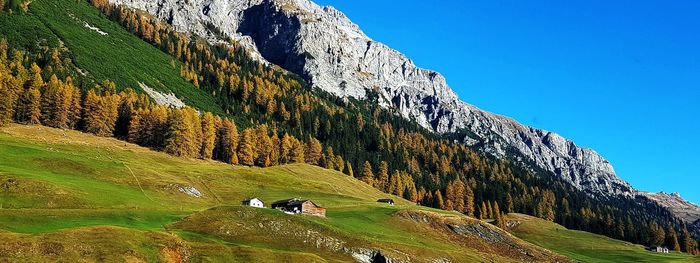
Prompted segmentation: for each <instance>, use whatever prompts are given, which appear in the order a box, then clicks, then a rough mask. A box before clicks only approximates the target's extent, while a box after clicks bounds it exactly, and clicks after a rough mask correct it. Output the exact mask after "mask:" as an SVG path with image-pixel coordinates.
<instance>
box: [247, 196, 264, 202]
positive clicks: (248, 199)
mask: <svg viewBox="0 0 700 263" xmlns="http://www.w3.org/2000/svg"><path fill="white" fill-rule="evenodd" d="M253 199H258V200H260V202H262V199H260V198H257V197H251V198H246V199H243V202H249V201H250V200H253Z"/></svg>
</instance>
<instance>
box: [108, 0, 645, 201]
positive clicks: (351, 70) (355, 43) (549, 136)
mask: <svg viewBox="0 0 700 263" xmlns="http://www.w3.org/2000/svg"><path fill="white" fill-rule="evenodd" d="M109 1H110V2H112V3H114V4H121V5H126V6H128V7H131V8H136V9H141V10H145V11H147V12H149V13H151V14H153V15H154V16H156V17H158V18H160V19H162V20H164V21H167V22H168V23H170V24H172V25H173V26H174V27H175V29H176V30H179V31H186V32H191V33H194V34H197V35H199V36H201V37H204V38H206V39H208V40H209V41H211V42H213V43H217V42H220V41H222V37H223V38H231V39H234V40H237V41H239V42H241V43H243V45H244V46H246V47H248V48H249V50H250V51H251V53H252V54H253V56H254V57H256V58H258V59H260V60H262V61H267V62H270V63H274V64H277V65H279V66H281V67H283V68H285V69H287V70H289V71H292V72H294V73H297V74H299V75H301V76H303V77H304V78H306V80H307V81H309V83H311V84H312V85H314V86H315V87H318V88H320V89H323V90H326V91H328V92H331V93H333V94H336V95H338V96H344V97H347V96H351V97H355V98H359V99H362V98H365V96H366V94H367V92H368V91H374V92H377V93H378V94H379V95H380V96H379V100H380V101H379V103H380V104H381V105H382V106H383V107H386V108H392V109H395V110H396V112H397V113H399V114H401V116H403V117H405V118H408V119H412V120H415V121H416V122H417V123H419V124H420V125H421V126H423V127H425V128H427V129H430V130H432V131H435V132H438V133H449V132H456V131H460V130H462V129H466V130H468V131H469V134H472V135H471V136H470V137H468V138H465V140H464V142H465V143H467V144H470V145H474V144H477V143H478V144H479V145H480V146H481V145H482V146H483V149H484V150H485V151H486V152H489V153H492V154H494V155H496V156H499V157H506V156H508V157H514V158H516V159H518V158H519V159H520V160H521V161H523V162H528V163H534V164H536V165H537V166H539V167H541V168H543V169H545V170H548V171H551V172H552V173H554V174H556V175H558V176H560V177H561V178H563V179H564V180H566V181H568V182H570V183H571V184H572V185H573V186H575V187H577V188H579V189H581V190H584V191H588V192H590V193H597V194H607V195H626V196H633V195H634V194H635V192H636V191H635V190H634V189H633V188H632V187H631V186H630V185H629V184H627V183H626V182H624V181H622V180H620V179H619V178H618V177H617V176H616V175H615V171H614V170H613V168H612V166H611V165H610V163H609V162H608V161H606V160H605V159H604V158H603V157H601V156H600V155H599V154H597V153H596V152H595V151H593V150H590V149H584V148H581V147H578V146H576V145H575V144H574V143H573V142H571V141H569V140H566V139H564V138H562V137H561V136H559V135H557V134H555V133H552V132H547V131H543V130H539V129H535V128H531V127H527V126H524V125H522V124H520V123H518V122H516V121H514V120H512V119H509V118H506V117H503V116H499V115H496V114H492V113H488V112H485V111H482V110H480V109H478V108H476V107H474V106H472V105H469V104H467V103H465V102H463V101H461V100H460V99H459V98H458V96H457V94H455V92H454V91H453V90H452V89H450V87H449V86H448V85H447V83H446V81H445V78H444V77H443V76H442V75H440V74H439V73H437V72H435V71H431V70H426V69H421V68H418V67H417V66H416V65H415V64H414V63H413V62H412V61H411V60H410V59H408V58H407V57H405V56H404V55H403V54H401V53H399V52H398V51H396V50H394V49H391V48H389V47H387V46H386V45H384V44H382V43H379V42H376V41H373V40H372V39H370V38H369V37H368V36H366V35H365V34H364V33H363V32H362V31H361V30H360V28H359V27H358V26H357V25H356V24H354V23H352V22H351V21H350V20H349V19H348V18H347V17H346V16H345V15H344V14H343V13H341V12H340V11H338V10H336V9H334V8H333V7H321V6H319V5H317V4H315V3H313V2H311V1H308V0H109ZM222 34H223V36H222ZM509 155H510V156H509Z"/></svg>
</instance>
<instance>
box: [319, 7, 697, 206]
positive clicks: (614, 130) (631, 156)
mask: <svg viewBox="0 0 700 263" xmlns="http://www.w3.org/2000/svg"><path fill="white" fill-rule="evenodd" d="M316 2H317V3H319V4H321V5H333V6H335V7H336V8H338V9H339V10H341V11H343V12H344V13H345V14H347V15H348V16H349V17H350V19H351V20H353V21H354V22H355V23H357V24H359V25H360V27H362V28H363V30H364V31H365V33H367V35H368V36H370V37H371V38H373V39H375V40H377V41H380V42H383V43H386V44H388V45H389V46H391V47H393V48H395V49H398V50H399V51H401V52H403V53H404V54H406V55H407V56H408V57H410V58H411V59H413V60H414V62H415V63H416V64H417V65H419V66H421V67H424V68H429V69H434V70H437V71H439V72H441V73H443V74H444V75H445V76H446V78H447V80H448V82H449V84H450V86H451V87H452V88H453V89H454V90H455V91H456V92H457V93H458V94H459V96H460V98H462V100H465V101H467V102H469V103H471V104H474V105H476V106H478V107H480V108H482V109H485V110H488V111H491V112H495V113H499V114H503V115H507V116H510V117H513V118H515V119H517V120H518V121H520V122H522V123H525V124H527V125H531V126H535V127H538V128H543V129H547V130H551V131H555V132H557V133H560V134H562V135H563V136H565V137H567V138H569V139H572V140H574V141H575V142H576V143H577V144H578V145H581V146H584V147H589V148H593V149H595V150H596V151H598V152H599V153H600V154H602V155H603V156H604V157H606V158H607V159H608V160H610V161H611V162H612V164H613V166H614V167H615V170H616V171H617V173H618V175H619V176H620V177H622V178H623V179H625V180H627V181H628V182H630V183H631V184H632V185H633V186H634V187H636V188H637V189H640V190H644V191H665V192H680V193H681V195H682V196H683V197H685V198H687V199H689V200H691V201H693V202H695V203H697V204H700V172H698V171H699V169H698V167H699V166H700V154H698V153H699V151H700V123H699V122H700V116H698V115H699V114H700V1H696V0H674V1H665V0H659V1H644V0H642V1H624V0H623V1H600V0H592V1H591V0H589V1H583V0H572V1H553V0H552V1H539V0H534V1H517V0H508V1H505V0H482V1H464V0H444V1H425V0H379V1H377V0H372V1H370V0H352V1H348V0H342V1H341V0H318V1H316Z"/></svg>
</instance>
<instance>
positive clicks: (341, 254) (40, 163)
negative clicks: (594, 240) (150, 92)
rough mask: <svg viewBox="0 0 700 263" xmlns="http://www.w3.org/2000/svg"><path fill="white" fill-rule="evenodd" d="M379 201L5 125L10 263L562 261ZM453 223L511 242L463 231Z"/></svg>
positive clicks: (324, 181)
mask: <svg viewBox="0 0 700 263" xmlns="http://www.w3.org/2000/svg"><path fill="white" fill-rule="evenodd" d="M182 187H194V188H196V189H197V190H199V191H200V192H201V193H202V196H201V197H194V196H190V195H188V194H185V193H183V192H181V191H180V188H182ZM250 196H257V197H260V198H262V199H263V200H265V201H267V202H268V205H269V202H271V201H274V200H277V199H283V198H290V197H301V198H308V199H311V200H313V201H314V202H315V203H317V204H319V205H321V206H323V207H325V208H327V209H328V212H327V218H317V217H309V216H290V215H286V214H284V213H281V212H279V211H276V210H271V209H252V208H245V207H241V206H240V205H239V203H240V200H242V199H243V198H245V197H250ZM382 197H392V196H389V195H387V194H384V193H381V192H379V191H377V190H376V189H374V188H372V187H369V186H367V185H366V184H364V183H362V182H360V181H358V180H356V179H354V178H349V177H347V176H345V175H343V174H341V173H339V172H336V171H330V170H326V169H322V168H319V167H314V166H309V165H301V164H295V165H285V166H278V167H270V168H264V169H263V168H253V167H243V166H231V165H226V164H223V163H219V162H213V161H205V160H195V159H184V158H176V157H172V156H169V155H167V154H164V153H161V152H156V151H152V150H150V149H147V148H143V147H139V146H137V145H133V144H129V143H125V142H123V141H119V140H116V139H113V138H101V137H95V136H92V135H89V134H83V133H80V132H77V131H70V130H60V129H52V128H47V127H42V126H24V125H11V126H9V127H4V128H0V243H2V244H3V245H0V258H10V259H11V260H10V261H22V262H24V261H30V262H31V261H35V262H40V261H56V260H58V259H60V260H67V261H70V260H71V259H77V258H81V257H85V258H89V259H93V260H97V261H107V262H118V261H122V260H124V261H130V260H134V261H135V262H139V261H138V260H143V261H147V262H152V261H165V262H168V261H171V259H173V258H175V259H177V258H178V257H181V258H187V259H190V260H194V261H213V262H238V261H240V262H250V261H259V262H278V261H280V260H282V259H285V260H286V259H290V260H291V261H293V262H328V261H331V262H334V261H340V262H352V261H354V259H353V257H352V253H355V252H357V253H359V252H358V251H360V252H361V249H370V250H372V251H382V253H386V254H388V255H390V256H393V257H396V258H400V257H411V258H412V261H415V262H421V261H422V260H421V259H423V260H426V261H432V260H435V259H441V258H444V259H449V260H451V261H453V262H474V261H487V260H497V261H498V262H518V261H522V260H524V259H525V260H528V261H550V260H552V259H558V260H563V258H561V257H560V256H558V255H555V254H552V253H549V252H545V251H543V250H541V249H539V248H537V247H535V246H533V245H531V244H529V243H525V242H523V241H519V240H517V239H515V238H514V237H511V236H510V235H509V234H507V233H505V232H502V231H500V230H497V229H495V228H494V227H493V226H490V225H488V224H484V223H482V222H479V221H478V220H474V219H469V218H466V217H464V216H461V215H458V214H455V213H449V212H444V211H438V210H434V209H429V208H425V207H418V206H416V205H415V204H412V203H411V202H409V201H406V200H403V199H400V198H398V197H392V198H394V199H395V200H396V201H397V204H396V205H395V206H387V205H382V204H377V203H376V202H375V201H376V199H378V198H382ZM455 224H458V225H473V226H474V227H475V229H480V231H487V232H489V233H492V235H496V236H503V237H504V238H505V239H506V240H510V241H509V242H510V243H509V244H501V243H499V242H490V241H486V240H484V239H482V238H479V237H478V236H471V235H470V234H463V233H462V234H458V233H456V232H454V231H452V230H451V228H450V227H449V225H455ZM112 237H113V238H112ZM86 242H87V243H86ZM81 244H82V245H84V246H82V245H81ZM85 244H87V245H85ZM20 248H22V249H20ZM25 248H26V249H25ZM358 249H360V250H358ZM521 249H522V250H525V251H529V252H528V253H527V254H524V253H521V252H520V251H521ZM87 250H89V251H92V252H87ZM355 250H357V251H355Z"/></svg>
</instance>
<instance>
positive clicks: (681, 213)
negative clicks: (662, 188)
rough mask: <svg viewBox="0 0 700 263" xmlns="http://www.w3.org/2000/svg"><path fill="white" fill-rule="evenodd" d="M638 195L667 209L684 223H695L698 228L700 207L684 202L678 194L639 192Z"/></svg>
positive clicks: (699, 225) (699, 224)
mask: <svg viewBox="0 0 700 263" xmlns="http://www.w3.org/2000/svg"><path fill="white" fill-rule="evenodd" d="M639 195H641V196H645V197H647V198H649V199H651V200H652V201H655V202H657V203H658V204H660V205H661V206H663V207H666V208H668V209H669V210H670V211H671V212H672V213H673V214H674V215H675V216H676V217H678V218H680V219H683V221H685V222H686V223H688V224H693V223H696V225H698V227H700V207H699V206H698V205H696V204H694V203H691V202H688V201H686V200H685V199H683V198H682V197H681V196H680V194H678V193H672V194H667V193H664V192H660V193H648V192H640V193H639Z"/></svg>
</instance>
